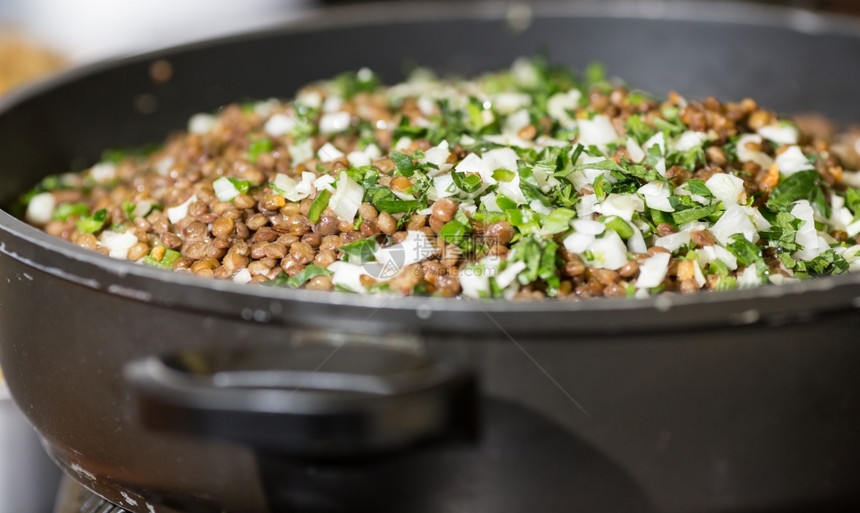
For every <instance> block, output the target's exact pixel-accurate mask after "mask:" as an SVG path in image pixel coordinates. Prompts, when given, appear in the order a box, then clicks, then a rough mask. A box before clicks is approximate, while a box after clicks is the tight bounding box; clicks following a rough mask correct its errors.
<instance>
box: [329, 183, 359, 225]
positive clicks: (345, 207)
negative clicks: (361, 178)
mask: <svg viewBox="0 0 860 513" xmlns="http://www.w3.org/2000/svg"><path fill="white" fill-rule="evenodd" d="M362 198H364V189H363V188H362V187H361V185H359V184H357V183H356V182H355V180H353V179H352V178H350V177H349V175H348V174H347V173H346V171H341V172H340V177H339V178H338V180H337V189H335V191H334V194H332V195H331V199H330V200H329V202H328V206H329V207H330V208H331V209H332V210H333V211H334V213H335V215H337V217H338V219H340V220H341V221H349V222H352V221H353V220H355V213H356V212H358V207H359V206H361V200H362Z"/></svg>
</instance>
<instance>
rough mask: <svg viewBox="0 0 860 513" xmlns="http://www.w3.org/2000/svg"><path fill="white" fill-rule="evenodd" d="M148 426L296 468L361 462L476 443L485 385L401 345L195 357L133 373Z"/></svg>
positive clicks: (149, 362) (317, 346) (261, 348)
mask: <svg viewBox="0 0 860 513" xmlns="http://www.w3.org/2000/svg"><path fill="white" fill-rule="evenodd" d="M125 377H126V380H127V381H128V382H129V383H130V384H131V385H132V388H133V390H135V392H136V394H137V406H138V413H139V418H140V420H141V421H142V423H143V424H144V425H145V426H147V427H149V428H153V429H160V430H168V431H173V432H179V433H186V434H192V435H204V436H211V437H216V438H222V439H227V440H230V441H235V442H240V443H244V444H247V445H250V446H251V447H253V448H255V449H258V450H264V451H271V452H276V453H279V454H282V455H285V456H290V457H297V458H324V459H325V458H329V459H332V458H334V459H338V458H354V457H363V456H370V455H377V454H383V453H388V452H392V451H396V450H400V449H403V448H406V447H409V446H413V445H416V444H419V443H422V442H426V441H431V440H451V439H458V440H463V439H466V440H470V439H474V438H475V437H476V433H477V418H478V415H477V411H476V410H477V404H478V398H477V385H476V383H477V380H476V379H475V376H474V374H473V373H472V372H471V371H470V370H468V369H465V368H463V367H460V366H458V365H454V364H452V363H451V362H446V361H440V360H436V359H434V358H431V357H429V356H427V355H426V354H422V353H421V352H419V351H415V350H414V349H409V348H407V347H398V346H396V345H392V344H387V345H384V344H379V343H367V342H349V341H348V342H345V343H340V344H332V343H326V342H323V341H317V342H308V341H303V342H301V343H292V344H279V345H277V346H272V345H255V344H249V345H245V346H242V347H237V348H234V349H230V350H226V351H225V350H221V351H215V350H191V351H185V352H181V353H176V354H171V355H167V356H151V357H146V358H143V359H141V360H137V361H134V362H132V363H130V364H128V365H127V366H126V368H125Z"/></svg>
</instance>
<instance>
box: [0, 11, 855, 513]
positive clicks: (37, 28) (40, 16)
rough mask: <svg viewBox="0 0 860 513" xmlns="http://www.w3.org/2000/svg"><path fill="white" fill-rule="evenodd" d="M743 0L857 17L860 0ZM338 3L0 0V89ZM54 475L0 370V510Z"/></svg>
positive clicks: (47, 492)
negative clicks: (12, 397) (109, 59)
mask: <svg viewBox="0 0 860 513" xmlns="http://www.w3.org/2000/svg"><path fill="white" fill-rule="evenodd" d="M649 1H650V3H659V0H649ZM689 1H691V2H692V1H700V2H701V1H707V0H689ZM750 1H757V2H758V3H763V4H777V5H788V6H791V7H796V8H801V9H807V10H811V11H818V12H821V11H824V12H830V13H834V14H837V15H840V16H860V0H750ZM344 3H347V4H356V3H359V2H357V1H354V0H353V1H334V0H328V1H326V0H320V1H314V0H242V1H241V2H238V1H234V0H0V95H2V94H3V93H4V92H5V91H7V90H9V89H12V88H15V87H19V86H21V85H24V84H26V83H27V82H28V81H30V80H33V79H36V78H39V77H41V76H44V75H45V74H46V73H50V72H53V71H55V70H59V69H63V68H66V67H69V66H75V65H80V64H83V63H87V62H92V61H95V60H99V59H105V58H111V57H117V56H122V55H127V54H131V53H136V52H142V51H146V50H149V49H154V48H161V47H166V46H171V45H175V44H181V43H185V42H189V41H193V40H197V39H203V38H210V37H215V36H220V35H227V34H233V33H238V32H243V31H248V30H253V29H255V28H262V27H268V26H274V25H278V24H281V23H285V22H289V21H291V20H296V19H299V18H301V17H302V16H303V15H306V14H307V13H308V12H311V11H314V10H317V9H321V8H325V7H330V6H334V5H338V4H344ZM447 3H449V4H450V5H456V4H455V1H454V0H451V1H450V2H447ZM518 3H520V4H527V3H528V2H522V1H521V2H518ZM0 329H2V326H0ZM58 479H59V475H58V472H57V470H56V469H55V468H54V467H53V464H52V463H51V462H50V461H48V460H47V457H46V456H45V455H44V454H43V453H42V451H41V448H40V446H39V443H38V440H37V439H36V437H35V435H34V434H33V433H32V431H31V430H30V428H29V426H28V425H27V424H26V422H25V421H24V420H23V418H22V417H21V415H20V414H19V413H18V411H17V410H16V407H15V405H14V404H13V403H12V401H11V399H10V398H9V396H8V393H7V391H6V390H5V387H4V385H3V382H2V373H0V513H49V512H50V511H52V504H53V501H54V493H53V490H56V489H57V484H56V483H57V480H58Z"/></svg>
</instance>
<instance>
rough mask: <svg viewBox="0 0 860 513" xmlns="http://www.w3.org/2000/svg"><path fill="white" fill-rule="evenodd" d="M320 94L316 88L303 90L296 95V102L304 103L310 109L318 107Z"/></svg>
mask: <svg viewBox="0 0 860 513" xmlns="http://www.w3.org/2000/svg"><path fill="white" fill-rule="evenodd" d="M322 101H323V98H322V95H321V94H320V93H319V91H316V90H305V91H302V92H300V93H299V94H298V96H296V103H299V104H301V105H304V106H306V107H310V108H312V109H318V108H320V106H321V105H322Z"/></svg>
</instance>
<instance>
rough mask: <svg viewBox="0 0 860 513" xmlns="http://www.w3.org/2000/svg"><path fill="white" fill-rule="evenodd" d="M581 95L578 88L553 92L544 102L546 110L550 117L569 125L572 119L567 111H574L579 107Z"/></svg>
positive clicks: (572, 121)
mask: <svg viewBox="0 0 860 513" xmlns="http://www.w3.org/2000/svg"><path fill="white" fill-rule="evenodd" d="M581 97H582V93H580V92H579V90H578V89H571V90H569V91H566V92H561V93H555V94H554V95H552V96H550V97H549V100H547V102H546V108H547V112H548V113H549V115H550V116H551V117H553V118H555V119H557V120H558V121H560V122H561V124H562V125H563V126H571V125H572V124H573V123H574V119H573V117H571V115H570V112H569V111H575V110H576V109H577V108H578V107H579V99H580V98H581ZM580 126H581V125H580Z"/></svg>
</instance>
